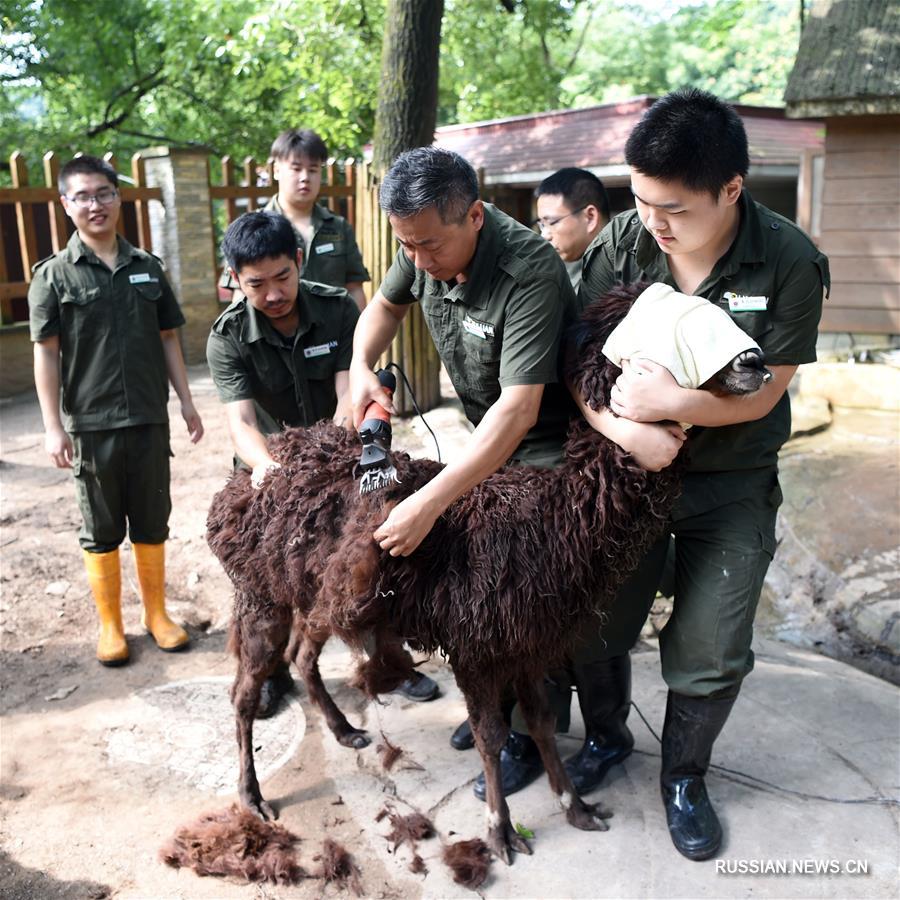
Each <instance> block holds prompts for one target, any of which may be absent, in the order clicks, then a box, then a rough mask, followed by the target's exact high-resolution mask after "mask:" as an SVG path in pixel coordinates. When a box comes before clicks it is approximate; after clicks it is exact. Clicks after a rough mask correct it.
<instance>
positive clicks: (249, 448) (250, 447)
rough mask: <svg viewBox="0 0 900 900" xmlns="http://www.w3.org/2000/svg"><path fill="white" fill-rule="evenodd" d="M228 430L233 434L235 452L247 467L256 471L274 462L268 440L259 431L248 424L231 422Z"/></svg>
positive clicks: (232, 442) (232, 441)
mask: <svg viewBox="0 0 900 900" xmlns="http://www.w3.org/2000/svg"><path fill="white" fill-rule="evenodd" d="M228 430H229V432H230V434H231V444H232V446H233V447H234V452H235V453H236V454H237V455H238V456H239V457H240V458H241V459H242V460H243V461H244V464H245V465H248V466H250V468H251V469H255V468H256V467H257V466H259V465H262V464H263V463H267V462H272V456H271V454H270V453H269V447H268V444H266V439H265V437H263V435H262V433H261V432H260V431H259V430H257V429H256V428H253V427H252V426H251V425H248V424H247V423H246V422H239V423H231V422H229V425H228Z"/></svg>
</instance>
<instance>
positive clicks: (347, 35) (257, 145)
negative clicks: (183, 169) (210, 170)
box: [0, 0, 383, 162]
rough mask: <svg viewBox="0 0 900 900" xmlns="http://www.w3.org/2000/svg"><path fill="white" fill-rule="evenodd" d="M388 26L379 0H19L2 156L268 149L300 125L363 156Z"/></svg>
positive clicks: (6, 21)
mask: <svg viewBox="0 0 900 900" xmlns="http://www.w3.org/2000/svg"><path fill="white" fill-rule="evenodd" d="M382 26H383V6H382V3H381V0H317V2H316V3H292V2H289V0H269V2H265V3H260V2H252V0H191V2H188V3H184V2H179V0H43V2H41V3H37V2H33V0H24V2H23V0H19V2H16V0H14V2H12V3H10V4H9V5H8V6H6V7H5V9H4V12H3V16H2V29H3V37H2V38H0V52H2V54H3V55H2V59H0V81H2V82H3V91H2V92H0V136H2V152H3V156H4V159H5V158H8V156H9V153H10V152H11V151H12V150H13V149H21V150H22V151H23V152H25V153H26V154H27V155H28V157H29V159H30V161H32V162H35V161H36V160H39V157H40V153H41V152H42V151H43V150H44V149H46V148H48V147H52V148H53V149H55V150H58V151H60V152H61V153H63V154H65V153H66V152H75V151H77V150H82V151H85V152H102V151H103V150H106V149H108V148H109V147H111V146H113V147H115V149H116V151H117V152H118V153H119V154H120V155H124V154H127V153H130V152H132V151H133V150H135V149H139V148H141V147H146V146H148V145H151V144H162V143H165V144H171V145H176V146H199V147H205V148H208V149H210V151H212V152H214V153H217V154H220V153H225V152H231V153H233V154H235V155H238V156H240V155H244V154H246V153H254V154H264V153H265V151H266V150H267V149H268V146H269V144H270V143H271V141H272V138H273V136H274V133H276V132H277V131H278V130H279V129H280V128H281V127H287V125H288V124H297V123H303V124H304V125H306V126H308V127H312V128H315V129H316V130H317V131H319V132H320V133H321V134H322V136H323V137H324V138H325V140H326V142H328V143H329V146H330V147H331V149H332V151H333V152H336V153H346V152H358V150H359V149H360V147H361V145H362V144H363V143H364V142H365V141H366V140H368V139H369V138H370V136H371V133H372V124H373V121H374V105H375V93H376V88H377V84H378V63H379V58H380V52H381V31H382Z"/></svg>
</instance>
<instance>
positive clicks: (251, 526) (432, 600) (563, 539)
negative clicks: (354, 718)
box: [207, 287, 768, 862]
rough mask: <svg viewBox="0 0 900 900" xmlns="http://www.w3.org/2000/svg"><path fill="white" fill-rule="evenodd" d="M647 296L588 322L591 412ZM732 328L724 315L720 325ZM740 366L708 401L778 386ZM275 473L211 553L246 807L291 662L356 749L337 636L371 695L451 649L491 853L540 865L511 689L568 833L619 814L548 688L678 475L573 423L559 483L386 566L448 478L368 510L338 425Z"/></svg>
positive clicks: (617, 301)
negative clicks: (569, 765) (566, 729)
mask: <svg viewBox="0 0 900 900" xmlns="http://www.w3.org/2000/svg"><path fill="white" fill-rule="evenodd" d="M639 294H640V289H639V288H637V287H631V288H619V289H616V290H614V291H613V292H611V293H610V294H608V295H607V296H605V297H603V298H601V299H600V300H598V301H597V302H595V303H594V304H592V305H591V306H590V307H589V308H588V309H587V310H585V312H584V313H583V315H582V318H581V321H580V324H579V326H578V328H577V332H576V334H575V338H574V340H573V348H574V349H573V352H572V353H571V354H570V359H569V362H568V364H567V376H568V378H569V380H570V382H571V383H572V384H573V385H574V386H575V387H576V388H577V389H578V390H580V391H581V393H582V395H583V396H584V397H585V398H586V400H587V402H588V403H589V405H590V406H591V407H593V408H595V409H599V408H600V407H602V406H605V405H607V403H608V400H609V395H610V390H611V389H612V386H613V384H614V382H615V379H616V376H617V375H618V374H619V371H620V369H619V368H618V366H616V365H615V364H613V363H612V362H611V361H610V360H609V359H608V358H607V357H606V356H605V355H604V353H603V351H602V348H603V346H604V343H605V342H606V340H607V338H608V337H609V336H610V334H611V333H612V332H613V330H614V329H615V327H616V326H617V325H618V324H619V323H620V322H622V320H623V319H624V318H625V316H626V313H627V312H628V311H629V309H630V308H631V306H632V304H633V303H634V301H635V299H636V297H637V296H638V295H639ZM729 327H730V328H736V326H734V324H733V323H732V322H731V320H730V319H729V318H728V316H727V314H725V313H724V312H722V322H721V323H720V324H719V325H717V326H716V328H725V329H728V328H729ZM742 344H743V347H744V349H743V350H742V351H741V352H740V353H737V354H736V355H735V354H733V353H731V352H729V355H728V356H727V357H726V359H727V360H728V363H727V365H726V366H725V367H724V368H722V369H721V370H720V371H719V372H718V373H717V374H716V375H715V376H714V377H712V378H711V379H710V380H709V382H708V384H707V385H706V387H708V388H709V389H711V390H715V391H718V392H726V393H744V392H749V391H753V390H757V389H758V388H759V387H760V386H761V385H762V384H763V382H764V380H766V377H767V376H768V372H767V370H766V369H765V368H764V367H763V364H762V356H761V354H760V352H759V350H758V348H756V349H752V348H754V346H755V345H754V343H753V341H752V340H751V339H750V338H747V337H746V336H744V338H743V339H742ZM270 448H271V452H272V455H273V456H274V458H275V459H277V460H278V462H279V463H280V464H281V468H280V469H278V470H276V471H275V472H274V473H272V475H271V476H270V480H267V482H266V486H265V489H263V490H258V491H256V490H253V489H252V488H251V486H250V478H249V474H248V473H246V472H236V473H235V474H234V475H232V476H231V478H230V480H229V482H228V484H227V485H226V487H225V488H224V489H223V490H222V491H220V492H219V493H218V494H217V495H216V497H215V498H214V499H213V502H212V506H211V508H210V512H209V519H208V535H207V536H208V540H209V544H210V547H211V548H212V549H213V551H214V552H215V554H216V555H217V556H218V558H219V559H220V561H221V562H222V565H223V566H224V568H225V571H226V572H227V573H228V575H229V576H230V578H231V580H232V581H233V583H234V585H235V591H236V598H235V607H234V617H233V621H232V626H231V639H230V646H231V648H232V649H233V651H234V652H235V653H236V655H237V658H238V671H237V676H236V678H235V682H234V687H233V689H232V698H233V702H234V707H235V713H236V717H237V725H238V740H239V745H240V756H241V760H240V762H241V774H240V788H239V791H240V799H241V802H242V803H243V804H244V805H245V806H247V807H249V808H250V809H251V810H253V811H254V812H256V813H257V814H259V815H260V816H263V817H269V816H272V815H274V813H273V810H272V808H271V807H270V806H269V804H268V803H266V801H265V800H263V798H262V795H261V793H260V790H259V784H258V781H257V778H256V773H255V770H254V765H253V743H252V726H253V715H254V712H255V709H256V703H257V699H258V695H259V689H260V685H261V684H262V682H263V680H264V679H265V678H266V677H267V675H268V674H269V673H270V672H271V671H272V669H273V668H274V666H275V665H276V663H277V662H278V660H279V659H280V658H281V657H282V655H283V654H284V652H285V649H286V647H287V646H288V642H289V639H291V649H290V653H291V655H292V657H293V659H294V662H295V663H296V665H297V666H298V668H299V670H300V672H301V674H302V676H303V678H304V680H305V682H306V685H307V689H308V691H309V696H310V698H311V699H312V700H313V702H314V703H316V704H317V705H318V706H319V708H320V709H321V710H322V712H323V714H324V715H325V718H326V720H327V722H328V725H329V727H330V728H331V730H332V732H333V733H334V735H335V737H336V738H337V740H338V741H339V742H340V743H341V744H344V745H345V746H350V747H357V748H359V747H363V746H365V745H366V744H368V742H369V739H368V737H367V736H366V735H365V733H364V732H361V731H360V730H358V729H356V728H353V727H352V726H351V725H350V723H349V722H348V721H347V719H346V718H345V716H344V715H343V713H341V711H340V710H339V709H338V707H337V706H336V704H335V703H334V701H333V700H332V698H331V697H330V696H329V695H328V693H327V691H326V690H325V687H324V684H323V683H322V679H321V676H320V674H319V671H318V666H317V660H318V656H319V653H320V651H321V649H322V646H323V644H324V642H325V641H326V640H327V639H328V637H330V636H331V635H336V636H338V637H340V638H341V639H342V640H344V641H346V642H347V643H348V644H349V645H351V646H352V647H354V648H355V649H358V650H362V648H363V643H364V640H365V638H366V636H367V635H370V634H374V636H375V647H376V649H375V651H374V653H373V654H372V656H371V657H370V658H369V660H368V661H367V662H365V663H363V664H362V665H361V667H360V671H359V673H358V676H357V677H358V680H359V684H360V686H362V687H363V688H364V689H365V690H366V691H367V693H368V694H369V695H371V696H374V695H375V694H377V693H382V692H384V691H386V690H390V689H391V688H392V687H394V686H395V685H396V684H397V683H399V682H400V681H401V680H402V679H403V678H405V677H407V676H408V674H409V672H410V667H411V663H412V660H411V658H410V657H409V655H408V654H407V653H406V652H405V651H404V650H402V648H401V641H407V642H408V643H409V644H410V645H411V646H412V647H414V648H415V649H417V650H421V651H424V652H428V653H433V652H436V651H441V652H443V653H444V654H445V655H446V656H447V658H448V659H449V661H450V663H451V665H452V667H453V671H454V674H455V676H456V680H457V683H458V684H459V687H460V689H461V691H462V692H463V695H464V696H465V699H466V705H467V707H468V712H469V719H470V721H471V725H472V731H473V733H474V736H475V740H476V744H477V747H478V750H479V752H480V754H481V757H482V759H483V762H484V770H485V778H486V785H487V798H486V799H487V805H488V834H487V841H488V844H489V845H490V847H491V849H492V850H493V851H494V852H495V853H496V854H497V855H498V856H500V857H501V858H502V859H504V861H506V862H509V861H510V851H511V850H516V851H520V852H530V850H529V847H528V844H527V843H526V841H525V840H524V839H523V838H522V837H521V836H520V835H519V834H517V833H516V831H515V829H514V828H513V827H512V825H511V823H510V817H509V809H508V807H507V804H506V800H505V799H504V797H503V796H502V794H501V791H500V785H499V770H498V758H499V753H500V748H501V746H502V744H503V742H504V740H505V738H506V734H507V726H506V725H505V723H504V721H503V717H502V715H501V711H500V710H501V706H500V695H501V691H502V689H503V688H504V686H506V685H512V686H513V688H514V691H515V694H516V696H517V698H518V700H519V703H520V704H521V708H522V710H523V712H524V714H525V716H526V719H527V721H528V725H529V729H530V732H531V735H532V737H533V738H534V740H535V742H536V743H537V745H538V748H539V750H540V752H541V757H542V759H543V762H544V765H545V767H546V770H547V775H548V778H549V782H550V787H551V790H552V791H553V792H554V793H555V794H556V795H557V797H558V798H559V801H560V803H561V805H562V806H563V808H564V810H565V813H566V817H567V819H568V821H569V822H570V823H571V824H573V825H575V826H576V827H578V828H582V829H587V830H605V829H606V828H607V825H606V823H605V821H604V819H605V818H606V817H608V815H609V814H608V813H607V812H606V811H605V810H603V809H602V807H601V806H600V805H599V804H595V805H591V804H587V803H585V802H584V801H583V800H581V799H580V798H579V797H578V796H577V795H576V794H575V792H574V790H573V788H572V785H571V782H570V780H569V778H568V776H567V775H566V773H565V770H564V768H563V765H562V762H561V760H560V757H559V754H558V752H557V750H556V746H555V743H554V737H553V732H554V719H553V716H552V714H551V713H550V710H549V707H548V705H547V701H546V697H545V696H544V693H543V687H542V678H543V674H544V673H545V672H546V671H547V669H548V668H550V667H551V666H552V665H554V664H556V663H559V662H560V661H562V660H563V659H564V657H565V656H566V654H567V652H568V651H569V649H570V640H571V638H572V636H573V635H575V634H576V633H577V630H578V625H579V623H580V622H581V621H582V620H583V619H584V618H586V617H587V616H590V615H596V613H597V612H598V611H601V612H602V611H603V610H604V609H605V608H607V607H608V606H609V604H610V603H611V601H612V598H613V597H614V595H615V593H616V591H617V589H618V588H619V586H620V585H621V584H622V582H623V581H624V580H625V578H627V576H628V575H629V574H630V573H631V572H632V571H633V570H634V569H635V568H636V567H637V565H638V562H639V561H640V559H641V557H642V555H643V553H644V552H645V551H646V550H647V548H649V546H650V545H651V544H652V543H653V542H654V541H655V540H656V539H657V538H658V537H659V536H660V535H661V534H662V533H663V532H664V530H665V528H666V526H667V519H668V516H669V513H670V511H671V509H672V506H673V504H674V502H675V500H676V498H677V496H678V492H679V482H680V472H681V467H680V466H679V464H678V462H677V461H676V463H675V464H674V465H673V466H670V467H669V468H668V469H665V470H663V471H662V472H656V473H654V472H647V471H645V470H644V469H642V468H640V467H639V466H638V465H637V464H636V463H635V461H634V460H633V459H632V458H631V457H630V456H629V455H628V454H627V453H626V452H625V451H623V450H622V449H621V448H619V447H618V446H617V445H615V444H614V443H612V442H611V441H609V440H607V439H606V438H604V437H603V436H602V435H600V434H598V433H597V432H595V431H593V430H592V429H591V428H590V427H589V426H588V425H587V423H586V422H585V421H584V420H583V419H581V418H580V417H579V418H578V419H576V420H573V422H572V425H571V428H570V432H569V436H568V440H567V442H566V445H565V460H564V462H563V464H562V465H561V466H560V467H559V468H557V469H541V468H535V467H530V466H509V467H505V468H503V469H501V470H500V471H499V472H497V473H496V474H494V475H492V476H490V477H489V478H487V479H486V480H485V481H483V482H482V483H481V484H479V485H477V486H476V487H474V488H473V489H472V490H471V491H469V492H468V493H466V494H465V495H464V496H462V497H461V498H460V499H459V500H457V501H456V502H455V503H454V504H453V505H452V506H451V507H449V508H448V509H447V510H446V512H445V513H444V514H443V515H442V516H441V517H440V518H439V519H438V521H437V522H436V523H435V526H434V528H433V529H432V530H431V532H430V533H429V535H428V536H427V537H426V539H425V540H424V541H423V542H422V544H421V545H420V547H419V548H418V549H417V550H416V551H415V552H414V553H413V554H411V555H410V556H408V557H393V556H390V555H389V554H387V553H384V552H382V551H381V550H380V548H379V547H378V546H377V544H376V543H375V541H374V540H373V538H372V533H373V532H374V531H375V529H376V528H377V527H378V526H379V525H380V524H381V522H383V521H384V519H385V518H386V516H387V514H388V512H389V511H390V510H391V509H392V508H393V506H394V505H396V504H397V503H398V502H400V500H402V499H403V498H404V497H407V496H409V495H410V494H411V493H413V492H414V491H415V490H417V489H418V488H419V487H421V486H422V485H423V484H425V483H426V482H427V481H428V480H429V479H431V478H433V477H434V476H435V474H436V473H437V472H438V471H440V468H441V467H440V465H439V464H438V463H435V462H431V461H428V460H413V459H410V457H409V456H407V455H406V454H403V453H394V454H393V456H394V464H395V465H396V468H397V472H398V476H399V479H400V483H399V484H394V483H391V484H390V486H389V487H387V488H385V489H383V490H381V491H379V492H377V493H373V494H367V495H364V496H360V493H359V486H358V483H357V481H356V480H355V478H354V473H355V468H356V462H357V460H358V458H359V450H360V444H359V439H358V437H357V436H356V435H355V434H352V433H350V432H347V431H345V430H343V429H341V428H338V427H336V426H333V425H331V424H326V423H320V424H318V425H316V426H314V427H313V428H310V429H292V430H288V431H287V432H285V433H284V434H281V435H278V436H276V437H273V438H271V439H270Z"/></svg>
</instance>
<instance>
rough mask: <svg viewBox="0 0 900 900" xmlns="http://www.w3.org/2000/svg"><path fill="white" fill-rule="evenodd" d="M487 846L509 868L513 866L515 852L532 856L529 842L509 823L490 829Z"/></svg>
mask: <svg viewBox="0 0 900 900" xmlns="http://www.w3.org/2000/svg"><path fill="white" fill-rule="evenodd" d="M487 845H488V847H490V848H491V850H492V851H493V853H494V855H495V856H496V857H497V859H500V860H502V861H503V862H504V863H506V865H508V866H509V865H512V854H513V853H514V852H515V853H525V854H527V855H528V856H531V847H529V846H528V841H526V840H525V838H523V837H522V835H520V834H519V833H518V832H517V831H516V829H515V828H513V827H512V825H511V824H510V823H509V822H507V823H506V824H505V825H498V826H496V827H495V828H489V829H488V836H487Z"/></svg>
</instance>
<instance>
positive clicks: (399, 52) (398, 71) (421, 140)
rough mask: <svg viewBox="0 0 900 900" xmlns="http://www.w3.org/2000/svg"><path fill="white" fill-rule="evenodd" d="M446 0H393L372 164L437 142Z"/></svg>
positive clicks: (379, 166) (379, 165) (378, 167)
mask: <svg viewBox="0 0 900 900" xmlns="http://www.w3.org/2000/svg"><path fill="white" fill-rule="evenodd" d="M443 14H444V0H388V5H387V15H386V20H385V29H384V44H383V46H382V51H381V86H380V87H379V90H378V110H377V112H376V113H375V136H374V140H373V144H374V158H373V168H374V169H375V171H376V173H379V174H380V173H382V172H384V171H385V170H386V169H388V167H389V166H390V164H391V163H392V162H393V161H394V159H395V157H396V156H397V155H398V154H399V153H402V152H403V151H404V150H410V149H412V148H413V147H424V146H427V145H429V144H430V143H431V142H432V141H433V140H434V126H435V122H436V120H437V98H438V59H439V56H440V42H441V18H442V17H443Z"/></svg>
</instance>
